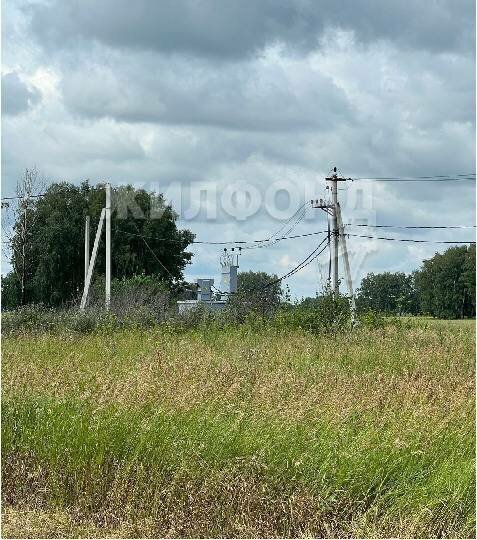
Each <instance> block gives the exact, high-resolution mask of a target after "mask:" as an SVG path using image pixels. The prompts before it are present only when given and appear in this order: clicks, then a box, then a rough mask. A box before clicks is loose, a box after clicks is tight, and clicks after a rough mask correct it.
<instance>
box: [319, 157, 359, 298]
mask: <svg viewBox="0 0 477 540" xmlns="http://www.w3.org/2000/svg"><path fill="white" fill-rule="evenodd" d="M325 180H326V181H327V182H331V203H330V202H327V201H324V200H323V199H320V200H315V201H311V203H312V206H313V208H320V209H321V210H324V211H325V212H326V213H327V214H328V215H329V216H331V228H332V231H331V287H332V290H333V295H334V296H335V298H337V297H338V295H339V293H340V286H339V274H338V251H339V241H340V228H339V224H338V215H339V211H340V210H339V203H338V182H346V180H349V178H340V177H339V176H338V174H337V173H336V167H334V168H333V174H332V175H331V176H327V177H326V178H325ZM351 294H352V293H351Z"/></svg>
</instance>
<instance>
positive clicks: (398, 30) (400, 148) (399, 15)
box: [2, 0, 475, 296]
mask: <svg viewBox="0 0 477 540" xmlns="http://www.w3.org/2000/svg"><path fill="white" fill-rule="evenodd" d="M3 15H4V17H3V18H4V21H3V36H2V39H3V66H2V115H3V124H2V150H3V152H2V173H3V193H4V194H10V193H11V192H12V191H13V189H14V185H15V182H16V180H17V178H18V177H19V176H20V175H21V172H22V171H23V170H24V169H25V168H26V167H32V166H34V165H36V167H37V168H38V169H39V170H40V171H41V172H42V174H43V175H44V176H45V177H46V178H47V179H49V180H50V181H58V180H70V181H73V182H79V181H80V180H82V179H85V178H90V179H91V180H92V181H93V182H94V181H100V180H104V179H109V180H111V182H113V183H114V184H122V183H133V184H134V185H137V186H143V187H146V188H148V189H160V190H165V191H166V193H168V194H169V196H170V198H171V199H172V201H173V203H174V205H175V207H176V208H178V210H180V213H181V225H182V226H184V227H188V228H190V229H191V230H192V231H193V232H194V233H196V234H197V237H198V238H200V239H201V240H211V241H214V240H224V239H225V240H233V239H254V238H264V237H268V236H269V235H270V233H272V232H273V231H275V230H276V229H278V228H279V227H280V225H281V223H280V221H279V220H277V219H276V218H274V217H273V216H272V215H270V213H271V212H270V211H268V212H267V210H266V207H265V196H266V194H267V193H268V194H270V193H271V190H272V186H277V184H276V183H277V182H281V183H282V185H285V186H291V189H290V191H291V192H292V193H293V194H297V195H298V196H299V198H300V202H302V201H304V200H306V199H307V198H311V197H313V198H315V197H322V196H324V195H325V193H326V191H325V182H324V176H325V175H326V174H327V173H328V171H329V170H330V168H331V167H333V166H334V165H337V166H338V167H339V169H340V171H341V172H342V173H343V175H345V176H347V177H348V176H352V177H368V176H396V175H397V176H403V175H443V174H453V173H467V172H471V171H475V3H474V2H473V1H472V0H433V1H431V0H429V1H426V2H422V0H415V1H412V0H402V1H396V0H388V1H386V2H382V1H379V0H375V1H369V0H368V1H343V2H336V1H332V0H329V1H328V0H323V1H311V0H310V1H305V0H296V1H291V0H289V1H277V0H262V1H252V0H246V1H243V2H239V1H237V0H234V1H232V0H214V1H206V0H182V1H178V0H174V1H172V0H171V1H165V0H163V1H160V2H150V1H146V0H143V1H135V2H126V1H125V0H102V1H100V2H98V1H93V0H81V1H79V0H78V1H74V0H66V1H65V0H63V1H34V2H33V1H23V0H16V1H15V0H10V1H9V2H6V3H4V5H3ZM234 183H238V184H239V185H240V186H244V185H245V183H247V184H249V185H250V186H251V188H250V189H256V191H257V192H258V193H259V196H260V200H262V203H263V204H262V205H261V206H260V208H259V209H258V211H257V212H256V213H255V214H254V215H253V216H249V217H248V218H247V219H238V218H243V217H244V215H245V214H246V213H247V212H246V211H245V212H244V213H243V214H242V215H241V216H235V217H234V216H230V215H228V214H227V213H226V212H225V211H224V210H223V209H221V208H219V209H218V210H217V211H216V217H215V218H214V219H210V215H211V214H214V212H212V211H211V209H213V208H215V206H216V205H215V202H216V201H220V200H221V198H222V197H223V195H224V192H225V193H227V188H228V187H229V186H231V185H233V184H234ZM179 188H181V189H182V192H183V196H184V200H183V201H182V208H180V205H181V201H180V199H179V197H178V195H177V193H178V191H179ZM203 189H208V190H209V200H208V203H207V205H205V203H204V205H203V208H202V211H200V212H196V211H195V207H196V205H197V200H198V197H199V196H200V190H203ZM229 189H230V188H229ZM360 190H362V193H361V194H360V193H359V191H360ZM282 195H283V193H278V194H277V197H276V198H274V199H273V203H274V204H275V205H276V210H277V212H276V214H277V215H278V213H279V211H280V209H283V208H285V210H286V209H287V208H286V206H287V205H286V203H287V199H286V197H285V198H284V197H283V196H282ZM340 199H341V200H342V201H343V208H344V212H345V214H346V221H349V220H355V219H359V218H360V217H362V218H363V219H368V220H370V221H371V222H375V223H378V224H399V225H459V224H460V225H473V224H474V223H475V185H474V184H473V183H472V182H466V181H463V182H456V183H454V184H451V183H445V182H443V183H397V184H391V183H377V182H373V183H372V182H363V181H361V182H359V181H356V182H353V183H352V184H351V183H349V184H348V185H347V186H345V187H344V191H341V192H340ZM363 201H364V207H363V204H362V203H363ZM268 203H269V207H270V204H271V203H270V200H269V201H268ZM298 204H299V203H298ZM298 204H297V205H298ZM297 205H296V206H297ZM219 206H220V205H219ZM296 206H294V207H292V208H290V209H289V214H292V213H293V212H294V210H295V208H296ZM207 209H208V211H209V219H207ZM269 210H270V208H269ZM317 212H318V211H309V212H308V213H307V216H306V219H305V220H304V221H303V222H302V223H300V224H298V225H297V227H296V229H295V231H294V233H296V234H300V233H306V232H310V231H319V230H323V229H325V228H326V221H325V215H324V214H323V213H321V214H320V213H317ZM272 214H273V212H272ZM285 214H286V212H285V213H284V214H283V215H285ZM191 216H194V218H193V219H191ZM187 218H188V219H187ZM350 232H354V233H357V234H362V233H363V232H364V233H365V234H366V233H369V234H374V231H372V230H366V229H357V230H356V229H353V231H351V229H350ZM380 233H382V231H380ZM382 235H383V236H384V235H386V236H394V237H410V236H411V237H413V238H423V239H438V240H467V239H472V238H473V237H474V231H473V230H462V231H460V230H458V231H455V230H447V231H427V232H420V231H407V232H406V233H403V232H402V231H399V230H397V231H396V230H389V231H386V234H382ZM320 240H321V237H319V236H316V237H308V238H303V239H297V240H287V241H283V242H281V243H277V244H276V245H274V246H273V247H270V248H269V249H254V250H246V252H245V253H244V254H243V256H242V262H241V269H242V270H248V269H253V270H265V271H268V272H274V273H277V274H282V273H285V272H286V271H287V270H289V269H291V268H292V267H293V266H294V265H295V264H296V263H298V262H299V261H301V260H302V259H303V258H305V257H306V255H307V254H308V253H309V252H310V251H311V249H312V248H313V247H314V246H315V245H316V244H317V243H318V242H319V241H320ZM349 244H350V249H351V250H352V251H353V252H354V256H353V261H352V265H353V268H354V272H353V273H354V275H355V279H356V280H357V281H358V282H359V279H360V278H361V277H362V276H363V275H364V274H366V273H367V272H370V271H374V272H378V271H385V270H390V271H397V270H401V271H411V270H412V269H414V268H416V267H418V266H419V265H420V263H421V262H422V260H423V259H424V258H426V257H429V256H432V254H433V253H434V252H435V251H436V250H443V249H445V247H446V246H442V245H441V246H439V245H436V244H404V243H398V242H384V241H370V240H368V239H360V238H355V237H352V238H350V240H349ZM193 251H194V253H195V254H196V255H195V257H194V261H193V265H192V266H190V267H189V268H188V270H187V277H188V278H190V279H193V278H196V277H209V276H211V277H216V278H218V260H217V259H218V254H219V249H216V248H214V247H210V246H209V247H205V246H201V245H196V246H194V247H193ZM320 262H321V263H322V266H321V267H320V266H319V264H318V263H317V264H313V265H310V266H309V267H308V268H306V269H305V270H304V271H303V273H301V274H299V275H297V277H296V278H294V279H292V280H290V286H291V287H292V290H293V293H294V294H295V295H298V296H301V295H312V294H313V293H314V291H315V290H316V287H317V286H319V282H320V279H321V278H320V272H321V274H322V275H323V277H324V278H325V277H326V274H327V255H326V253H325V254H323V257H322V258H321V259H320ZM5 268H8V266H5V265H4V271H5Z"/></svg>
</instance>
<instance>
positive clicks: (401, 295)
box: [356, 244, 475, 319]
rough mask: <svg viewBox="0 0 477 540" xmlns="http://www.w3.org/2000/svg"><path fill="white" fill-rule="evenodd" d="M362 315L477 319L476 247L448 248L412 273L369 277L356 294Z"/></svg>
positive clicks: (363, 281)
mask: <svg viewBox="0 0 477 540" xmlns="http://www.w3.org/2000/svg"><path fill="white" fill-rule="evenodd" d="M356 306H357V309H358V310H359V311H361V312H363V311H369V310H372V311H379V312H383V313H388V314H394V315H404V314H408V315H418V314H424V315H432V316H433V317H438V318H442V319H463V318H465V317H474V316H475V244H471V245H470V246H456V247H450V248H448V249H447V250H446V251H445V252H444V253H436V254H435V255H434V256H433V257H431V258H430V259H428V260H425V261H424V262H423V263H422V266H421V267H420V268H419V269H418V270H416V271H414V272H412V273H411V274H405V273H403V272H383V273H381V274H373V273H371V274H368V275H367V276H366V277H365V278H363V280H362V282H361V286H360V288H359V289H358V290H357V291H356Z"/></svg>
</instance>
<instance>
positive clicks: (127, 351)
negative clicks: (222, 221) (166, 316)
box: [2, 320, 475, 538]
mask: <svg viewBox="0 0 477 540" xmlns="http://www.w3.org/2000/svg"><path fill="white" fill-rule="evenodd" d="M2 348H3V362H2V383H3V384H2V394H3V396H2V397H3V408H2V453H3V463H2V482H3V483H2V488H3V489H2V498H3V516H2V518H3V519H2V521H3V536H5V537H22V536H23V537H55V536H56V537H81V536H83V537H104V536H117V537H158V536H160V537H257V536H259V537H276V536H280V537H302V536H314V537H317V536H322V537H323V536H327V537H330V536H333V537H350V536H353V537H356V536H360V537H448V538H451V537H452V538H456V537H461V538H472V537H475V483H474V476H475V459H474V458H475V418H474V416H475V414H474V413H475V394H474V368H475V362H474V358H475V326H474V321H463V322H452V323H447V322H443V321H432V320H407V321H404V323H402V324H386V325H382V326H381V327H377V328H370V327H365V326H362V327H359V328H356V329H354V330H352V331H343V332H336V333H332V332H326V333H315V334H312V333H309V332H306V331H303V330H300V329H293V330H291V329H286V328H277V327H271V326H268V325H266V324H264V325H254V324H244V325H242V326H239V327H225V328H219V327H215V326H214V325H211V326H209V327H205V326H204V327H199V328H196V329H188V330H181V331H175V330H174V329H173V328H168V327H166V326H158V327H156V328H151V329H147V330H145V329H140V328H129V329H128V328H125V329H115V330H114V331H108V330H107V329H103V330H97V331H94V332H92V333H90V334H86V335H85V334H80V333H74V332H64V333H62V332H46V333H39V334H31V333H25V334H23V335H7V336H5V337H4V338H3V343H2Z"/></svg>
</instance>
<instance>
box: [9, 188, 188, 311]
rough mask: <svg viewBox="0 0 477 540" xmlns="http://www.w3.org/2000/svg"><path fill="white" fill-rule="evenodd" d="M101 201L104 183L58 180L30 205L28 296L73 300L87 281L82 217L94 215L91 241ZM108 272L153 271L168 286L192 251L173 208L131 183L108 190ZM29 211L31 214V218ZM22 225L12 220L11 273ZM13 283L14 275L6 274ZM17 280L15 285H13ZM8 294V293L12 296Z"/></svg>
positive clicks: (100, 262)
mask: <svg viewBox="0 0 477 540" xmlns="http://www.w3.org/2000/svg"><path fill="white" fill-rule="evenodd" d="M104 205H105V191H104V185H102V184H98V185H96V186H91V185H90V184H89V183H88V182H84V183H83V184H81V185H80V186H75V185H73V184H70V183H66V182H62V183H55V184H52V185H50V187H49V188H48V190H47V191H46V194H45V196H43V197H41V198H38V199H36V200H35V202H34V203H33V204H32V205H31V206H30V207H29V211H30V212H31V213H32V219H31V221H32V222H34V227H31V228H30V229H29V268H30V269H31V276H30V279H29V280H28V284H27V287H26V294H25V300H24V301H23V303H26V302H41V303H43V304H45V305H51V306H58V305H61V304H64V303H66V302H69V301H72V300H75V299H77V298H78V295H79V294H80V292H81V290H82V287H83V282H84V222H85V216H86V215H89V216H91V238H90V243H91V245H93V241H94V236H95V233H96V227H97V225H98V223H99V217H100V213H101V209H102V208H103V207H104ZM112 208H113V212H112V218H111V229H112V276H113V278H118V279H124V278H129V277H132V276H134V275H146V276H155V277H157V279H159V280H160V281H162V282H164V283H165V284H167V285H168V286H169V287H171V286H175V285H177V284H178V283H180V282H181V280H182V277H183V270H184V268H185V266H186V265H187V264H188V263H189V262H190V260H191V257H192V254H191V253H189V252H187V251H186V248H187V246H188V245H189V244H190V243H191V242H192V240H193V238H194V236H193V234H192V233H191V232H190V231H188V230H179V229H177V225H176V220H177V214H176V213H175V212H174V211H173V209H172V208H171V207H170V206H169V205H167V204H166V203H165V201H164V198H163V196H162V195H161V194H155V193H150V192H147V191H145V190H142V189H134V188H133V187H132V186H127V187H119V188H113V189H112ZM33 217H34V219H33ZM20 225H21V224H19V223H15V226H14V236H13V240H12V246H13V249H12V266H13V268H14V270H13V273H14V274H16V276H17V277H18V271H17V268H18V267H19V266H21V265H19V264H18V253H19V252H20V251H19V250H18V249H15V245H16V242H19V241H20V230H21V229H20ZM104 251H105V250H104V233H103V235H102V237H101V243H100V246H99V251H98V257H97V260H96V267H95V273H96V274H97V275H101V274H104V267H105V253H104ZM9 279H10V281H9V282H8V283H7V285H9V286H10V288H12V287H13V286H14V285H15V284H16V281H15V279H14V278H13V277H12V278H9ZM15 286H16V285H15ZM10 296H12V295H10Z"/></svg>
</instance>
